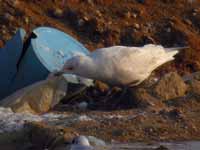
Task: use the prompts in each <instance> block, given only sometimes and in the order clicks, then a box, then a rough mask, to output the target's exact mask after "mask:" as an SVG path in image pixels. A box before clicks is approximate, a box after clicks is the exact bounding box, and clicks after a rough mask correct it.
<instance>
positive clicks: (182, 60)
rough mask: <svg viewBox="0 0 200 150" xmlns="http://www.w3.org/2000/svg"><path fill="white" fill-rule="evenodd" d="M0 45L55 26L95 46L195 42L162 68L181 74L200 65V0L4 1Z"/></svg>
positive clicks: (2, 1) (182, 44)
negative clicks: (19, 31)
mask: <svg viewBox="0 0 200 150" xmlns="http://www.w3.org/2000/svg"><path fill="white" fill-rule="evenodd" d="M0 4H1V5H0V35H1V37H0V46H2V45H3V43H5V42H6V40H8V39H9V38H10V37H11V36H12V35H13V34H14V33H15V32H16V30H17V28H19V27H23V28H25V29H26V31H28V32H29V33H30V32H31V31H32V30H33V29H34V28H36V27H38V26H52V27H56V28H58V29H60V30H63V31H64V32H66V33H68V34H70V35H72V36H73V37H75V38H76V39H78V40H79V41H80V42H82V43H83V44H84V45H85V46H86V47H87V48H89V49H90V50H94V49H96V48H100V47H106V46H111V45H119V44H120V45H129V46H133V45H134V46H140V45H144V44H146V43H157V44H161V45H164V46H166V47H171V46H189V47H190V48H188V49H186V50H183V52H181V53H180V54H179V55H178V56H177V59H176V60H175V62H171V63H168V64H166V65H165V67H164V69H160V70H159V72H160V73H161V74H163V73H165V72H166V71H167V72H168V71H169V70H170V71H172V70H173V71H174V70H178V71H179V73H187V72H194V71H197V70H199V69H200V59H199V56H200V24H199V22H200V9H199V8H200V1H199V0H196V1H195V2H193V3H189V2H188V1H187V0H174V1H171V0H156V1H155V0H148V1H146V2H144V3H139V2H137V0H124V1H121V0H94V1H90V0H67V1H65V3H63V4H62V2H61V1H56V0H48V1H46V0H29V1H26V0H1V1H0Z"/></svg>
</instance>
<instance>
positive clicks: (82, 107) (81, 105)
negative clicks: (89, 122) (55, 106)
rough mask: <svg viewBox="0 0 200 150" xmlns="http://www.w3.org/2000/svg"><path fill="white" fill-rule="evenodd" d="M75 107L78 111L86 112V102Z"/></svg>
mask: <svg viewBox="0 0 200 150" xmlns="http://www.w3.org/2000/svg"><path fill="white" fill-rule="evenodd" d="M77 107H78V108H79V109H80V110H86V109H87V108H88V103H87V102H85V101H84V102H81V103H79V104H78V105H77Z"/></svg>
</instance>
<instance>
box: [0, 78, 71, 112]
mask: <svg viewBox="0 0 200 150" xmlns="http://www.w3.org/2000/svg"><path fill="white" fill-rule="evenodd" d="M66 91H67V82H66V80H65V79H64V78H63V77H55V78H54V79H51V80H43V81H40V82H37V83H34V84H32V85H30V86H28V87H25V88H23V89H21V90H18V91H17V92H15V93H14V94H12V95H11V96H9V97H7V98H5V99H3V100H2V101H0V105H1V106H2V107H10V108H11V109H12V110H13V111H14V112H29V113H34V114H38V113H45V112H47V111H48V110H50V109H51V108H53V107H54V106H55V105H56V104H58V103H59V102H60V100H61V99H62V98H63V97H64V96H65V94H66Z"/></svg>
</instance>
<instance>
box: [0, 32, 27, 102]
mask: <svg viewBox="0 0 200 150" xmlns="http://www.w3.org/2000/svg"><path fill="white" fill-rule="evenodd" d="M25 35H26V32H25V31H24V29H22V28H20V29H19V30H18V31H17V33H16V34H15V36H13V37H12V39H10V40H9V41H8V42H6V44H5V46H4V47H3V48H1V49H0V74H1V76H0V99H3V98H4V97H6V96H8V95H9V94H10V88H11V86H12V81H13V79H14V78H15V75H16V73H17V65H16V64H17V62H18V61H19V59H20V56H21V53H22V49H23V42H24V37H25Z"/></svg>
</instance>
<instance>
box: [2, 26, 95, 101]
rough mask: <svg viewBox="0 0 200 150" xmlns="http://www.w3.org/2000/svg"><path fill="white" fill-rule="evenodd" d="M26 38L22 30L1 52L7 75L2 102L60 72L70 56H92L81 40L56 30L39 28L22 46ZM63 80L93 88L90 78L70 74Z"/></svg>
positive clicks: (4, 80)
mask: <svg viewBox="0 0 200 150" xmlns="http://www.w3.org/2000/svg"><path fill="white" fill-rule="evenodd" d="M24 36H25V31H24V30H23V29H19V31H18V32H17V33H16V35H15V36H14V37H13V38H12V40H10V41H8V42H7V43H6V46H5V47H4V48H2V49H1V50H0V56H1V59H0V65H3V66H1V68H2V69H1V70H0V71H1V72H0V73H1V74H2V75H4V76H2V77H1V80H0V89H1V91H0V99H3V98H5V97H6V96H9V95H10V94H12V93H14V92H15V91H17V90H19V89H21V88H24V87H26V86H29V85H31V84H33V83H35V82H37V81H41V80H44V79H45V78H46V77H47V76H48V74H49V73H50V72H54V71H56V70H59V69H61V68H62V66H63V65H64V62H65V61H66V60H67V59H69V58H70V57H72V56H75V55H86V54H89V51H88V50H87V49H86V48H85V47H84V46H83V45H82V44H80V43H79V42H78V41H76V40H75V39H73V38H72V37H71V36H69V35H67V34H65V33H64V32H61V31H59V30H57V29H54V28H48V27H39V28H36V29H35V30H33V32H32V34H31V35H30V37H29V38H28V39H27V40H26V41H25V42H24V43H23V40H24ZM55 38H56V39H57V40H55ZM14 47H15V50H13V48H14ZM5 64H6V65H7V67H6V68H5V67H4V65H5ZM8 68H9V69H8ZM30 70H31V71H30ZM64 77H65V79H66V80H67V81H68V82H72V83H75V84H84V85H86V86H90V85H93V81H92V80H91V79H85V78H82V77H78V76H76V75H69V74H65V75H64Z"/></svg>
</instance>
